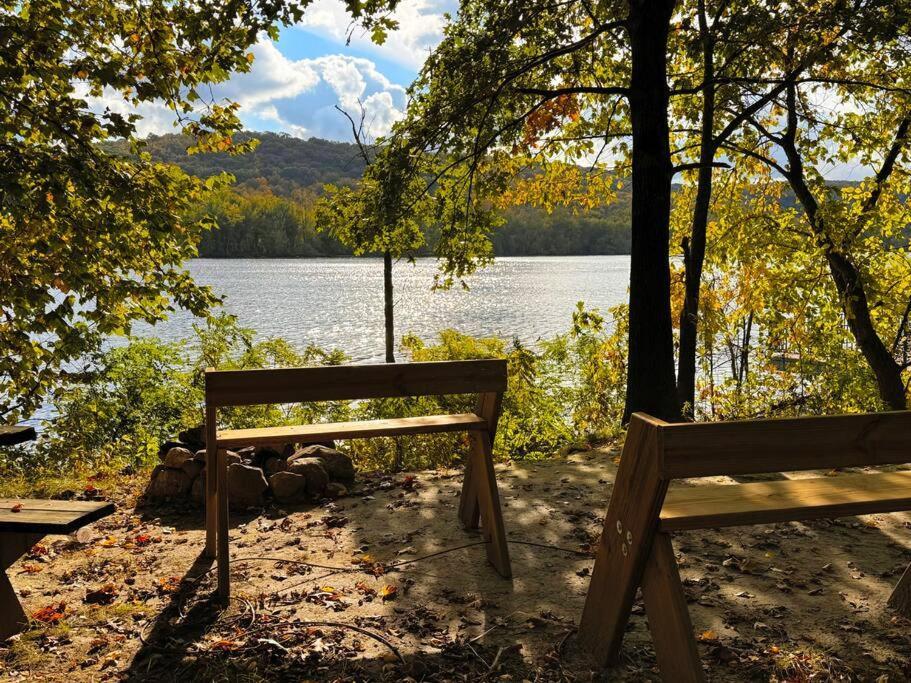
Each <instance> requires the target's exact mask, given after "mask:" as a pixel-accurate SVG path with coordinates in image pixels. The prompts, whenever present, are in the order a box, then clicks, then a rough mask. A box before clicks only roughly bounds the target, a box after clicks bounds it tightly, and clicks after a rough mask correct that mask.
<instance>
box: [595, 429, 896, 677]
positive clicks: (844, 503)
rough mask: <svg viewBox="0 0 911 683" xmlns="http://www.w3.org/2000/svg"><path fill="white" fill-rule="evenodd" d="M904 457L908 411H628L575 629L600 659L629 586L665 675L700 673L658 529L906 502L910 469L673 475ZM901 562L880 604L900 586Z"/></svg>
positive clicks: (616, 634) (839, 513)
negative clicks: (795, 414) (684, 418)
mask: <svg viewBox="0 0 911 683" xmlns="http://www.w3.org/2000/svg"><path fill="white" fill-rule="evenodd" d="M907 462H911V412H909V411H900V412H894V413H877V414H872V415H839V416H831V417H803V418H791V419H776V420H754V421H743V422H714V423H712V422H708V423H696V424H693V423H688V424H669V423H667V422H663V421H661V420H658V419H655V418H653V417H651V416H649V415H645V414H642V413H636V414H634V415H633V416H632V420H631V421H630V425H629V431H628V432H627V436H626V443H625V444H624V446H623V454H622V456H621V458H620V467H619V468H618V470H617V477H616V480H615V482H614V487H613V492H612V494H611V498H610V503H609V505H608V509H607V516H606V517H605V520H604V529H603V531H602V534H601V541H600V543H599V546H598V551H597V558H596V560H595V568H594V571H593V572H592V579H591V584H590V586H589V589H588V596H587V598H586V601H585V608H584V610H583V612H582V619H581V621H580V624H579V638H580V640H581V642H582V644H583V646H584V647H585V648H586V649H587V650H589V651H590V652H591V653H592V654H593V656H594V657H595V658H596V659H597V660H598V662H599V663H600V664H601V665H602V666H603V665H606V664H607V663H608V662H610V661H611V660H612V659H613V658H614V657H615V656H616V655H617V653H618V651H619V649H620V643H621V641H622V639H623V634H624V631H625V628H626V624H627V622H628V620H629V616H630V611H631V609H632V607H633V600H634V599H635V595H636V591H637V590H638V589H639V587H640V586H641V588H642V596H643V598H644V601H645V611H646V616H647V618H648V627H649V630H650V631H651V634H652V640H653V642H654V646H655V654H656V655H657V659H658V666H659V669H660V671H661V677H662V679H663V680H665V681H674V682H677V681H681V682H686V681H702V680H704V674H703V670H702V664H701V662H700V659H699V652H698V649H697V647H696V639H695V636H694V633H693V627H692V624H691V623H690V616H689V613H688V611H687V606H686V598H685V596H684V594H683V588H682V585H681V582H680V574H679V572H678V569H677V560H676V558H675V556H674V550H673V547H672V546H671V537H670V533H671V532H675V531H688V530H694V529H710V528H716V527H729V526H739V525H745V524H770V523H775V522H796V521H803V520H809V519H819V518H825V517H845V516H853V515H868V514H873V513H881V512H897V511H902V510H911V472H908V471H904V472H881V473H877V474H847V475H839V476H837V477H815V478H805V479H782V480H776V481H763V482H754V483H746V484H722V485H707V486H695V487H692V488H674V489H671V490H668V484H669V483H670V482H671V481H673V480H675V479H689V478H695V477H713V476H722V475H727V476H739V475H747V474H759V473H770V472H788V471H798V470H817V469H830V468H840V467H856V466H869V465H896V464H903V463H907ZM909 584H911V569H909V570H908V571H907V572H906V574H905V576H904V577H902V579H901V581H900V582H899V587H898V588H896V592H895V593H894V594H893V599H892V602H893V603H896V606H898V603H903V602H906V601H907V598H906V597H904V596H906V595H907V594H908V593H909V590H911V588H909Z"/></svg>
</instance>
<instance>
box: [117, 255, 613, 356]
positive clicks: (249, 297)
mask: <svg viewBox="0 0 911 683" xmlns="http://www.w3.org/2000/svg"><path fill="white" fill-rule="evenodd" d="M188 268H189V270H190V272H191V273H192V274H193V276H194V278H195V279H196V280H197V282H200V283H203V284H207V285H210V286H211V287H212V288H213V289H214V290H215V292H217V293H219V294H221V295H223V296H224V297H225V309H226V310H227V311H228V312H230V313H232V314H234V315H236V316H237V318H238V320H239V322H240V323H241V324H242V325H244V326H246V327H252V328H253V329H255V330H256V331H257V333H258V335H259V336H262V337H269V336H276V337H284V338H285V339H287V340H289V341H290V342H292V343H293V344H295V345H297V346H300V347H303V346H305V345H306V344H309V343H313V344H317V345H319V346H322V347H325V348H340V349H342V350H343V351H345V352H346V353H348V354H349V355H350V356H351V357H352V358H353V359H354V360H355V361H357V362H365V361H382V359H383V264H382V260H380V259H366V258H360V259H355V258H333V259H196V260H193V261H191V262H190V263H189V264H188ZM435 270H436V262H435V261H434V260H433V259H418V261H417V262H416V263H415V264H413V265H412V264H410V263H407V262H405V261H402V262H400V263H397V264H396V266H395V268H394V273H393V285H394V287H395V316H396V319H395V323H396V338H397V339H400V338H401V337H402V335H403V334H405V333H407V332H413V333H415V334H417V335H419V336H420V337H422V338H424V339H425V340H431V339H432V338H433V337H434V335H435V333H436V332H438V331H439V330H442V329H445V328H453V329H456V330H458V331H459V332H465V333H467V334H471V335H475V336H480V335H485V336H486V335H496V336H500V337H504V338H507V339H512V338H514V337H518V338H519V339H520V340H522V341H523V342H527V343H533V342H535V341H536V340H538V339H541V338H548V337H552V336H554V335H555V334H558V333H561V332H565V331H566V330H568V329H569V326H570V323H571V316H572V312H573V309H574V308H575V306H576V302H577V301H584V302H585V304H586V306H588V307H590V308H600V309H601V310H602V311H604V312H606V310H607V309H608V308H609V307H611V306H614V305H616V304H619V303H622V302H624V301H625V300H626V296H627V287H628V285H629V256H555V257H502V258H498V259H497V260H496V261H495V262H494V263H493V265H491V266H489V267H488V268H485V269H484V270H482V271H479V272H478V273H477V274H475V275H474V276H472V277H471V278H469V280H468V284H469V286H470V289H469V290H468V291H465V290H462V289H460V288H455V289H453V290H451V291H446V292H433V291H431V289H430V288H431V285H432V283H433V274H434V272H435ZM193 320H194V319H193V318H192V316H190V315H188V314H186V313H177V314H175V315H174V316H172V317H171V318H170V319H169V320H168V321H166V322H164V323H160V324H159V325H156V326H155V327H150V326H145V325H144V326H138V327H137V328H136V329H135V332H136V333H137V334H141V335H156V336H159V337H162V338H164V339H171V340H175V339H181V338H185V337H189V336H190V335H191V334H192V329H191V325H192V323H193Z"/></svg>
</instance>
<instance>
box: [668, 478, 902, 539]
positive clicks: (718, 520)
mask: <svg viewBox="0 0 911 683" xmlns="http://www.w3.org/2000/svg"><path fill="white" fill-rule="evenodd" d="M899 510H911V472H883V473H878V474H849V475H841V476H837V477H817V478H813V479H789V480H785V481H763V482H754V483H750V484H729V485H711V486H694V487H691V488H675V489H671V490H669V491H668V493H667V497H666V498H665V499H664V507H662V509H661V529H662V531H682V530H685V529H706V528H714V527H726V526H738V525H744V524H770V523H774V522H789V521H800V520H806V519H820V518H829V517H849V516H854V515H869V514H873V513H878V512H897V511H899Z"/></svg>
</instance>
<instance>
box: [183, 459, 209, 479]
mask: <svg viewBox="0 0 911 683" xmlns="http://www.w3.org/2000/svg"><path fill="white" fill-rule="evenodd" d="M204 467H205V466H204V465H203V464H202V463H201V462H199V461H197V460H195V459H194V460H187V461H186V462H185V463H184V464H183V465H181V467H180V469H182V470H183V471H184V472H186V473H187V476H188V477H189V478H190V481H193V480H195V479H196V478H197V477H198V476H199V473H200V472H202V471H203V469H204Z"/></svg>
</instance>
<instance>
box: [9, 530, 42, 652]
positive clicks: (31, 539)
mask: <svg viewBox="0 0 911 683" xmlns="http://www.w3.org/2000/svg"><path fill="white" fill-rule="evenodd" d="M43 537H44V534H32V533H27V532H26V533H22V532H10V531H4V532H2V533H0V641H3V640H6V639H7V638H9V637H10V636H12V635H15V634H17V633H19V632H20V631H21V630H22V629H23V628H24V627H25V626H26V625H27V624H28V617H27V616H26V614H25V611H24V610H23V609H22V605H21V604H20V602H19V598H18V597H17V596H16V591H14V590H13V586H12V584H11V583H10V581H9V579H8V578H7V576H6V570H7V569H9V568H10V567H11V566H12V565H13V563H14V562H15V561H16V560H18V559H19V558H20V557H22V556H23V555H25V553H27V552H28V551H29V549H30V548H31V547H32V546H33V545H35V544H36V543H37V542H38V541H40V540H41V539H42V538H43Z"/></svg>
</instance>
